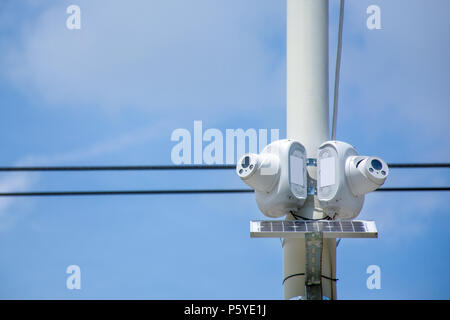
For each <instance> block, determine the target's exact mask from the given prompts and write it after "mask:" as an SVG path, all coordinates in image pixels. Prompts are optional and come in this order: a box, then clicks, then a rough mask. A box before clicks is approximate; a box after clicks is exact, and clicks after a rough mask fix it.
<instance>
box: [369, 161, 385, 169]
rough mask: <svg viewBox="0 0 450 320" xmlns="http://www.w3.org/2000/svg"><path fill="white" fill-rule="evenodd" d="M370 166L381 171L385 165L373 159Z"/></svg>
mask: <svg viewBox="0 0 450 320" xmlns="http://www.w3.org/2000/svg"><path fill="white" fill-rule="evenodd" d="M370 164H371V165H372V167H373V168H374V169H375V170H381V168H383V164H382V163H381V162H380V161H379V160H377V159H373V160H372V162H370Z"/></svg>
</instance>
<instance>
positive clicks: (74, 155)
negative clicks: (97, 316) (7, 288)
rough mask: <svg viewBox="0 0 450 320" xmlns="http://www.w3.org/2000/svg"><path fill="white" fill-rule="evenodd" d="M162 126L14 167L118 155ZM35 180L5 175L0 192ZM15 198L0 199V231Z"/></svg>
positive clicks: (18, 174) (36, 177) (38, 157)
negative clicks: (117, 153)
mask: <svg viewBox="0 0 450 320" xmlns="http://www.w3.org/2000/svg"><path fill="white" fill-rule="evenodd" d="M164 126H165V124H164V123H163V122H161V123H160V125H156V126H154V125H152V126H150V127H144V128H140V129H137V130H135V131H132V132H127V133H124V134H121V135H118V136H115V137H113V138H111V139H108V140H106V141H101V142H97V143H95V144H93V145H91V146H87V147H84V148H80V149H78V150H74V151H68V152H60V153H57V154H52V155H29V156H26V157H24V158H22V159H20V160H18V161H17V162H16V163H15V164H14V166H52V165H61V164H67V163H69V164H73V163H76V162H80V161H84V160H92V159H95V158H96V157H100V156H104V155H107V154H112V153H116V152H120V151H123V150H124V149H126V148H128V147H130V146H132V145H136V144H141V143H145V142H148V141H149V140H152V139H155V138H156V137H157V136H158V133H159V132H160V131H161V129H162V128H163V127H164ZM39 179H40V175H39V174H38V173H34V172H12V173H6V174H5V176H4V177H3V178H1V179H0V192H2V193H3V192H5V193H6V192H25V191H27V190H30V188H32V187H34V186H36V185H37V183H38V182H39ZM19 199H20V198H15V197H0V217H1V218H2V220H1V222H0V226H1V227H2V228H1V229H3V230H4V229H5V222H6V224H7V225H11V221H10V220H11V219H10V217H5V215H6V213H7V212H8V211H9V210H11V208H12V206H13V205H14V204H16V203H17V202H18V201H19Z"/></svg>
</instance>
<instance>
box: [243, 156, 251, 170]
mask: <svg viewBox="0 0 450 320" xmlns="http://www.w3.org/2000/svg"><path fill="white" fill-rule="evenodd" d="M249 164H250V157H249V156H246V157H245V158H244V161H242V168H244V169H245V168H247V167H248V165H249Z"/></svg>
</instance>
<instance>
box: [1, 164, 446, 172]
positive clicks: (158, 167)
mask: <svg viewBox="0 0 450 320" xmlns="http://www.w3.org/2000/svg"><path fill="white" fill-rule="evenodd" d="M388 166H389V168H450V163H390V164H388ZM230 169H236V165H234V164H225V165H215V164H214V165H191V164H188V165H148V166H145V165H144V166H139V165H138V166H40V167H0V172H1V171H3V172H8V171H144V170H230Z"/></svg>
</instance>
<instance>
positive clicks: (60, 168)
mask: <svg viewBox="0 0 450 320" xmlns="http://www.w3.org/2000/svg"><path fill="white" fill-rule="evenodd" d="M222 169H236V165H233V164H231V165H190V164H188V165H143V166H139V165H137V166H129V165H127V166H56V167H52V166H45V167H42V166H41V167H0V171H142V170H145V171H146V170H222Z"/></svg>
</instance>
